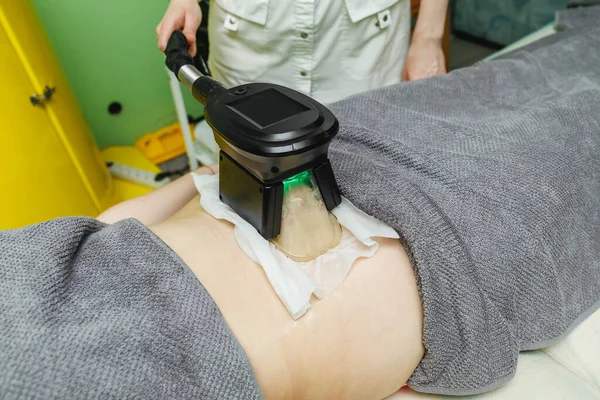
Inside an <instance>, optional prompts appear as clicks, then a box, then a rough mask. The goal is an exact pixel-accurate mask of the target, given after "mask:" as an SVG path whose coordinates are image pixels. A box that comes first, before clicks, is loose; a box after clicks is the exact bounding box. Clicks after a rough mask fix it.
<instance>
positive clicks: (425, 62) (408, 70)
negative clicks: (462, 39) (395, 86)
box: [402, 38, 446, 81]
mask: <svg viewBox="0 0 600 400" xmlns="http://www.w3.org/2000/svg"><path fill="white" fill-rule="evenodd" d="M445 73H446V62H445V59H444V52H443V51H442V44H441V41H440V40H435V39H428V38H423V39H418V38H414V39H413V41H412V43H411V45H410V48H409V49H408V54H407V56H406V61H405V62H404V69H403V70H402V80H403V81H415V80H417V79H423V78H429V77H430V76H435V75H441V74H445Z"/></svg>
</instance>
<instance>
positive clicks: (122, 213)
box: [97, 167, 215, 225]
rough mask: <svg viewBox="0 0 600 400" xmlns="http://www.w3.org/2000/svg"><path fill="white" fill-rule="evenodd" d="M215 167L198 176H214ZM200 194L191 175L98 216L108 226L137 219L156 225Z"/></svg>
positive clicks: (207, 168)
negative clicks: (129, 219)
mask: <svg viewBox="0 0 600 400" xmlns="http://www.w3.org/2000/svg"><path fill="white" fill-rule="evenodd" d="M214 169H215V168H214V167H212V169H211V168H209V167H202V168H200V169H198V170H196V171H195V172H196V173H197V174H201V175H202V174H212V173H213V171H214ZM197 194H198V191H197V190H196V187H195V185H194V181H193V179H192V176H191V174H187V175H185V176H183V177H181V178H179V179H177V180H176V181H173V182H171V183H169V184H168V185H166V186H164V187H162V188H160V189H156V190H154V191H152V192H150V193H148V194H145V195H143V196H139V197H136V198H133V199H130V200H127V201H124V202H122V203H119V204H117V205H115V206H113V207H111V208H109V209H108V210H106V211H104V212H103V213H102V214H100V215H99V216H98V218H97V219H98V220H100V221H102V222H106V223H108V224H112V223H115V222H117V221H120V220H123V219H127V218H136V219H137V220H139V221H140V222H142V223H143V224H145V225H151V224H156V223H159V222H161V221H164V220H166V219H167V218H169V217H171V216H172V215H173V214H175V213H176V212H177V211H179V210H180V209H181V208H182V207H183V206H184V205H186V204H187V203H189V202H190V201H191V200H192V199H193V198H194V196H196V195H197Z"/></svg>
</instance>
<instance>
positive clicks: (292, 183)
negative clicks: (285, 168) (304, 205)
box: [283, 170, 312, 194]
mask: <svg viewBox="0 0 600 400" xmlns="http://www.w3.org/2000/svg"><path fill="white" fill-rule="evenodd" d="M310 178H311V172H310V170H309V171H304V172H300V173H299V174H296V175H294V176H292V177H291V178H287V179H286V180H284V181H283V194H286V193H287V192H288V190H290V189H291V188H293V187H296V186H299V185H305V186H308V187H310V188H312V180H311V179H310Z"/></svg>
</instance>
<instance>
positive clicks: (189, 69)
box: [165, 31, 226, 105]
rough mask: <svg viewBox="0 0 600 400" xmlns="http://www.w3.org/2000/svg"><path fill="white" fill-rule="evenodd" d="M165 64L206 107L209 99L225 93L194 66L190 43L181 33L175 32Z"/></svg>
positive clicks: (168, 46)
mask: <svg viewBox="0 0 600 400" xmlns="http://www.w3.org/2000/svg"><path fill="white" fill-rule="evenodd" d="M165 55H166V56H167V58H166V60H165V64H166V65H167V68H169V69H170V70H171V71H173V73H174V74H175V76H177V79H179V81H180V82H181V83H183V84H184V85H185V86H186V87H187V88H188V89H190V90H191V91H192V95H193V96H194V98H195V99H196V100H198V101H199V102H200V103H202V104H204V105H206V102H207V101H208V99H209V98H210V97H212V96H214V95H216V94H220V93H222V92H224V91H225V90H226V89H225V87H224V86H223V85H222V84H221V83H219V82H217V81H216V80H214V79H213V78H211V77H210V76H206V75H204V74H202V73H201V72H200V71H199V70H198V69H197V68H196V66H195V65H194V59H193V58H192V56H191V54H190V53H189V51H188V43H187V39H186V38H185V35H184V34H183V32H181V31H174V32H173V34H172V35H171V37H170V38H169V42H168V43H167V47H166V49H165Z"/></svg>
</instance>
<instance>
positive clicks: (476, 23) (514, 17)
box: [451, 0, 567, 46]
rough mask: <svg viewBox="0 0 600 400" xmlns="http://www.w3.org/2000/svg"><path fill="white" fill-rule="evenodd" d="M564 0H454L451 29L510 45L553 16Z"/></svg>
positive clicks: (546, 22)
mask: <svg viewBox="0 0 600 400" xmlns="http://www.w3.org/2000/svg"><path fill="white" fill-rule="evenodd" d="M566 7H567V0H502V1H498V0H454V2H453V3H452V14H451V15H452V29H453V30H454V31H458V32H463V33H467V34H469V35H471V36H474V37H477V38H480V39H485V40H487V41H489V42H493V43H497V44H499V45H504V46H506V45H509V44H511V43H513V42H515V41H517V40H519V39H521V38H523V37H525V36H527V35H528V34H530V33H532V32H534V31H536V30H538V29H540V28H542V27H543V26H544V25H547V24H549V23H551V22H552V21H553V20H554V13H555V12H556V11H559V10H562V9H565V8H566Z"/></svg>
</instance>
